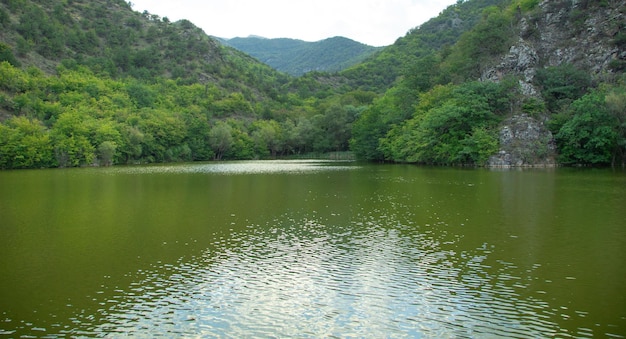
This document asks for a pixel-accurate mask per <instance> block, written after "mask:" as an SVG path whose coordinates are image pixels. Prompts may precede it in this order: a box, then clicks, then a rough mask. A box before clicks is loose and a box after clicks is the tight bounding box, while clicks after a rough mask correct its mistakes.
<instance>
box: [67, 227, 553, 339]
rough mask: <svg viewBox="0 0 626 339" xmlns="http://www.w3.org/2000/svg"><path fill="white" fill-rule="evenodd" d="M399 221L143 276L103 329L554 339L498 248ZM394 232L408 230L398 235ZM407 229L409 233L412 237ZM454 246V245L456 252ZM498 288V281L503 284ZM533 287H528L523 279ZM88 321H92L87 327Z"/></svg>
mask: <svg viewBox="0 0 626 339" xmlns="http://www.w3.org/2000/svg"><path fill="white" fill-rule="evenodd" d="M399 217H400V216H397V215H384V216H369V215H360V216H357V217H356V220H354V221H353V222H352V223H351V224H348V225H343V226H341V225H328V224H324V223H321V222H319V221H316V220H311V219H302V220H294V219H293V218H289V217H287V216H283V217H282V218H280V219H277V220H274V221H273V222H272V223H271V224H268V225H251V226H250V227H249V229H248V230H246V231H245V232H242V233H241V234H237V235H236V236H234V237H233V238H231V239H229V240H228V241H227V242H228V243H217V244H216V245H217V246H216V247H215V249H214V250H212V251H208V252H206V253H205V254H204V255H202V256H201V257H199V258H195V259H194V260H191V261H189V262H182V263H179V264H178V265H176V266H172V265H164V266H160V267H157V268H155V269H154V270H151V271H147V272H141V274H140V275H141V279H140V280H137V281H136V282H135V283H134V284H133V286H131V288H129V289H128V290H124V291H119V292H120V293H119V294H118V295H116V296H115V297H114V298H113V299H112V300H108V301H107V302H109V303H110V304H111V305H112V306H111V307H110V308H107V309H105V310H103V314H102V315H101V316H103V318H104V322H103V323H102V324H101V325H99V326H98V327H97V328H96V329H95V330H94V332H95V333H91V332H90V331H91V330H90V329H86V330H85V332H82V333H79V334H99V335H104V334H112V333H117V334H123V335H130V336H153V335H154V336H157V335H160V336H211V337H213V336H218V337H234V338H240V337H243V336H246V337H267V336H272V337H332V336H338V337H378V338H380V337H388V336H392V337H421V336H423V337H433V338H444V337H477V336H478V337H484V336H486V335H493V336H496V337H519V338H528V337H545V336H551V335H554V334H556V333H555V332H556V331H557V330H558V326H557V325H556V324H554V323H551V322H550V321H549V320H548V319H545V316H542V315H541V313H542V312H543V311H544V310H545V308H547V304H546V303H545V302H542V301H540V300H537V299H533V298H528V299H525V300H522V299H520V298H519V296H518V294H517V293H516V291H515V286H514V285H513V286H511V285H510V284H509V282H510V280H516V279H517V280H520V279H522V277H515V276H510V275H508V274H507V272H506V265H505V266H504V269H503V270H502V271H501V272H499V275H494V274H492V273H487V272H486V271H485V270H484V269H483V263H482V262H483V259H485V257H486V256H488V255H489V253H490V250H489V249H488V248H487V247H488V246H485V247H482V248H477V249H475V250H473V251H465V252H462V253H457V252H455V251H453V250H445V249H443V248H442V246H441V244H440V240H439V239H436V238H434V237H432V236H426V235H422V234H421V233H419V232H414V231H415V230H414V228H415V226H412V225H404V226H403V224H404V222H406V221H407V220H401V219H400V218H399ZM390 225H398V226H397V227H390ZM407 231H408V233H406V232H407ZM453 245H454V244H453V243H450V242H448V243H447V244H446V247H448V248H450V247H454V246H453ZM494 283H495V284H494ZM520 283H523V282H520ZM80 320H81V321H80V322H81V323H86V322H85V321H83V320H82V319H80Z"/></svg>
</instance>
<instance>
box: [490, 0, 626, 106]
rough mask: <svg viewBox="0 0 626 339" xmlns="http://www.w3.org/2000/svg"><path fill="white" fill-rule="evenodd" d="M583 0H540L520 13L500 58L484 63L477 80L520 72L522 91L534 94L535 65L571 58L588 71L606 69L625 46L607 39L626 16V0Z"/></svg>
mask: <svg viewBox="0 0 626 339" xmlns="http://www.w3.org/2000/svg"><path fill="white" fill-rule="evenodd" d="M588 2H589V1H585V0H543V1H541V2H540V3H539V5H538V7H539V11H536V12H534V13H532V14H530V15H529V16H527V17H521V18H520V20H519V23H518V26H517V30H518V32H519V37H518V40H517V42H516V43H515V44H514V45H513V46H511V48H510V49H509V52H508V53H507V54H506V55H504V56H503V57H502V58H501V59H500V62H499V64H497V65H495V66H494V67H491V68H487V69H486V70H485V71H484V72H483V74H482V77H481V78H482V80H491V81H499V80H501V79H502V78H503V77H504V76H506V75H511V74H512V75H516V76H519V77H520V78H521V80H520V85H521V88H522V94H524V95H527V96H538V93H539V92H538V89H537V88H535V85H534V84H533V79H534V76H535V72H536V69H538V68H540V67H547V66H558V65H561V64H563V63H571V64H573V65H575V66H576V67H578V68H580V69H586V70H589V72H591V73H593V74H601V73H603V72H606V71H607V70H608V69H609V64H610V63H611V61H613V60H616V59H626V52H624V51H621V50H620V48H619V47H618V46H616V45H614V44H612V43H611V41H612V38H613V37H614V36H615V35H616V34H617V33H618V32H619V30H620V25H622V24H623V22H624V21H626V13H625V11H624V8H625V7H626V0H613V1H608V2H607V4H606V5H605V6H590V5H589V4H587V3H588Z"/></svg>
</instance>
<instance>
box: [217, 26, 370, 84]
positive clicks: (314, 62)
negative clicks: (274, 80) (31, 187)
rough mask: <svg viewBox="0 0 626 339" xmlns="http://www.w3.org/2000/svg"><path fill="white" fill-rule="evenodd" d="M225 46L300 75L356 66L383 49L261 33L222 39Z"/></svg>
mask: <svg viewBox="0 0 626 339" xmlns="http://www.w3.org/2000/svg"><path fill="white" fill-rule="evenodd" d="M220 41H222V42H223V43H224V44H225V45H228V46H232V47H234V48H236V49H238V50H240V51H242V52H244V53H247V54H249V55H251V56H253V57H255V58H257V59H258V60H260V61H261V62H264V63H266V64H268V65H270V66H272V67H273V68H274V69H277V70H279V71H281V72H286V73H289V74H291V75H294V76H299V75H302V74H304V73H307V72H311V71H318V72H337V71H341V70H343V69H346V68H348V67H350V66H353V65H356V64H358V63H359V62H361V61H363V60H364V59H366V58H367V57H369V56H371V55H372V54H374V53H376V52H377V51H379V50H381V48H377V47H372V46H368V45H365V44H362V43H359V42H356V41H354V40H351V39H348V38H344V37H333V38H328V39H324V40H321V41H316V42H306V41H302V40H296V39H287V38H279V39H266V38H262V37H257V36H250V37H247V38H233V39H220Z"/></svg>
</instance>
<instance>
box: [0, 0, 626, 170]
mask: <svg viewBox="0 0 626 339" xmlns="http://www.w3.org/2000/svg"><path fill="white" fill-rule="evenodd" d="M625 8H626V0H613V1H600V2H597V1H591V0H577V1H572V0H554V1H540V0H467V1H457V2H456V4H454V5H451V6H450V7H448V8H447V9H446V10H444V11H443V12H442V13H441V14H440V15H439V16H438V17H436V18H433V19H431V20H429V21H428V22H426V23H424V24H422V25H421V26H419V27H416V28H415V29H413V30H411V31H410V32H408V33H407V34H406V35H405V36H404V37H401V38H399V39H398V40H397V41H396V42H395V43H394V44H393V45H391V46H388V47H386V48H384V49H382V50H380V51H378V52H374V53H373V54H371V55H370V56H369V57H367V58H366V59H365V60H364V61H363V62H360V63H358V64H355V65H353V66H351V67H348V68H347V69H344V70H342V71H338V72H332V73H330V72H308V73H305V74H303V75H301V76H297V77H295V76H291V75H289V74H287V73H283V72H279V71H277V70H275V69H273V68H271V67H270V66H268V65H267V64H265V63H262V62H260V61H259V60H258V59H256V58H254V57H251V56H250V55H248V54H246V53H244V52H241V51H239V50H237V49H235V48H233V47H230V46H226V45H224V44H222V43H220V42H218V41H217V40H215V39H213V38H211V37H209V36H208V35H207V34H206V33H205V32H203V31H202V30H200V29H199V28H197V27H196V26H195V25H193V23H191V22H189V21H187V20H181V21H177V22H170V21H169V20H168V19H167V17H160V16H158V15H155V14H151V13H148V12H143V13H138V12H135V11H133V10H132V7H131V5H130V4H129V3H127V2H125V1H123V0H72V1H69V0H68V1H62V2H54V1H42V0H7V1H1V2H0V168H39V167H65V166H92V165H111V164H128V163H130V164H132V163H148V162H165V161H168V162H171V161H195V160H212V159H218V160H220V159H254V158H269V157H276V156H299V157H302V156H311V155H314V156H318V155H319V154H328V153H329V152H337V151H341V152H342V151H348V150H350V151H351V152H352V154H354V155H355V156H356V157H357V158H360V159H364V160H371V161H394V162H410V163H418V164H436V165H479V166H480V165H495V166H500V165H501V166H532V165H537V164H540V165H554V164H567V165H610V164H619V163H620V162H621V163H625V162H626V113H625V112H626V78H625V77H624V69H626V66H625V65H626V54H625V53H624V52H623V51H624V49H625V47H626V25H624V22H626V19H625V18H624V15H625V14H624V13H625V12H626V10H625ZM257 39H259V38H257ZM261 40H262V39H261ZM289 43H290V44H292V45H298V42H297V41H296V42H293V41H292V42H289ZM322 43H328V44H329V45H333V44H337V45H339V46H343V45H344V44H345V43H346V41H345V40H344V39H343V38H331V39H328V41H326V42H324V41H322V42H319V44H322ZM293 48H294V49H296V47H293ZM326 50H327V51H328V50H329V49H328V48H327V49H326ZM330 50H332V51H344V50H343V49H341V48H330ZM319 58H322V56H320V57H319ZM343 59H344V60H345V59H347V58H343Z"/></svg>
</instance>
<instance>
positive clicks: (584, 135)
mask: <svg viewBox="0 0 626 339" xmlns="http://www.w3.org/2000/svg"><path fill="white" fill-rule="evenodd" d="M569 114H570V116H571V118H570V119H569V120H568V121H567V122H565V124H563V126H562V127H561V129H560V130H559V131H558V133H557V134H556V135H555V139H556V143H557V147H558V149H559V153H560V154H559V160H560V161H561V162H562V163H564V164H570V165H572V164H583V165H607V164H610V163H611V162H612V160H613V151H614V150H615V149H616V148H617V146H618V134H617V133H616V130H615V128H616V127H617V126H618V124H619V123H618V121H617V119H615V117H614V116H612V115H611V114H610V112H609V109H608V107H607V105H606V99H605V94H604V93H603V92H601V91H593V92H591V93H589V94H587V95H584V96H583V97H581V98H580V99H578V100H576V101H574V102H573V103H572V105H571V106H570V108H569Z"/></svg>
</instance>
